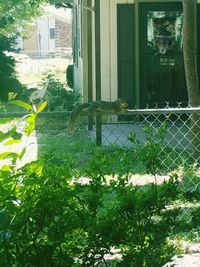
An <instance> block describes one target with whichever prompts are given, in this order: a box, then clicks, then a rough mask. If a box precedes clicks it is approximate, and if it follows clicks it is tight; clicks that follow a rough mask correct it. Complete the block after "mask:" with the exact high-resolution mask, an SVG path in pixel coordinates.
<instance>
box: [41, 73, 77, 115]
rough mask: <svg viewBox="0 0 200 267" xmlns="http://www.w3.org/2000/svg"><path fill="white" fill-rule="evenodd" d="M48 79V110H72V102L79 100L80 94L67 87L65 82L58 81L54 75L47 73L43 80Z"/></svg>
mask: <svg viewBox="0 0 200 267" xmlns="http://www.w3.org/2000/svg"><path fill="white" fill-rule="evenodd" d="M47 79H49V85H48V106H49V110H50V111H63V110H72V108H73V105H74V103H76V102H77V101H79V99H80V95H79V94H78V93H76V92H75V91H73V90H68V89H67V83H64V82H61V81H59V80H58V79H57V78H56V77H55V76H54V75H52V74H47V75H45V77H44V78H43V80H44V82H45V81H46V80H47Z"/></svg>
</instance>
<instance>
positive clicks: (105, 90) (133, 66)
mask: <svg viewBox="0 0 200 267" xmlns="http://www.w3.org/2000/svg"><path fill="white" fill-rule="evenodd" d="M73 2H74V3H73V57H74V87H75V88H76V89H77V90H79V91H80V92H81V93H82V94H83V101H91V100H96V99H103V100H108V101H113V100H116V99H118V98H124V99H126V100H127V101H128V103H129V107H135V106H140V107H145V106H147V105H148V106H152V107H155V105H157V106H159V107H163V106H166V102H169V103H170V104H171V105H177V102H181V103H185V104H186V102H187V91H186V84H185V74H184V64H183V52H182V23H183V14H182V2H181V1H180V0H154V1H153V0H74V1H73ZM197 4H198V14H197V20H198V23H197V25H200V21H199V20H200V1H199V0H197ZM198 27H199V26H198ZM199 47H200V46H199V31H197V50H199ZM197 54H198V53H197ZM197 60H198V58H197ZM198 62H199V60H198ZM198 65H200V64H199V63H198ZM199 69H200V68H199ZM156 103H157V104H156Z"/></svg>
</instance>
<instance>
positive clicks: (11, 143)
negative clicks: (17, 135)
mask: <svg viewBox="0 0 200 267" xmlns="http://www.w3.org/2000/svg"><path fill="white" fill-rule="evenodd" d="M21 141H22V140H21V139H12V140H9V141H7V142H6V143H4V145H5V146H9V145H13V144H16V143H20V142H21Z"/></svg>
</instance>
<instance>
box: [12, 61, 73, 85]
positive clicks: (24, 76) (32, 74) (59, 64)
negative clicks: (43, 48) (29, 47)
mask: <svg viewBox="0 0 200 267" xmlns="http://www.w3.org/2000/svg"><path fill="white" fill-rule="evenodd" d="M69 62H70V59H68V58H50V59H30V60H28V61H22V62H20V63H18V64H17V66H16V72H17V74H18V78H19V81H20V82H21V83H22V84H24V85H31V84H40V83H41V82H42V78H43V77H44V73H51V74H55V76H56V78H57V79H59V80H60V81H61V82H62V81H63V82H64V81H66V69H67V66H68V65H69Z"/></svg>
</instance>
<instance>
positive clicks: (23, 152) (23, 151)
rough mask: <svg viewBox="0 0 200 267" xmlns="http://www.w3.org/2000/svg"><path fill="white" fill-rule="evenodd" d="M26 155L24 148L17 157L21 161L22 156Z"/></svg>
mask: <svg viewBox="0 0 200 267" xmlns="http://www.w3.org/2000/svg"><path fill="white" fill-rule="evenodd" d="M25 153H26V148H25V147H24V148H23V149H22V151H21V153H20V155H19V159H20V160H21V159H22V158H23V156H24V155H25Z"/></svg>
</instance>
